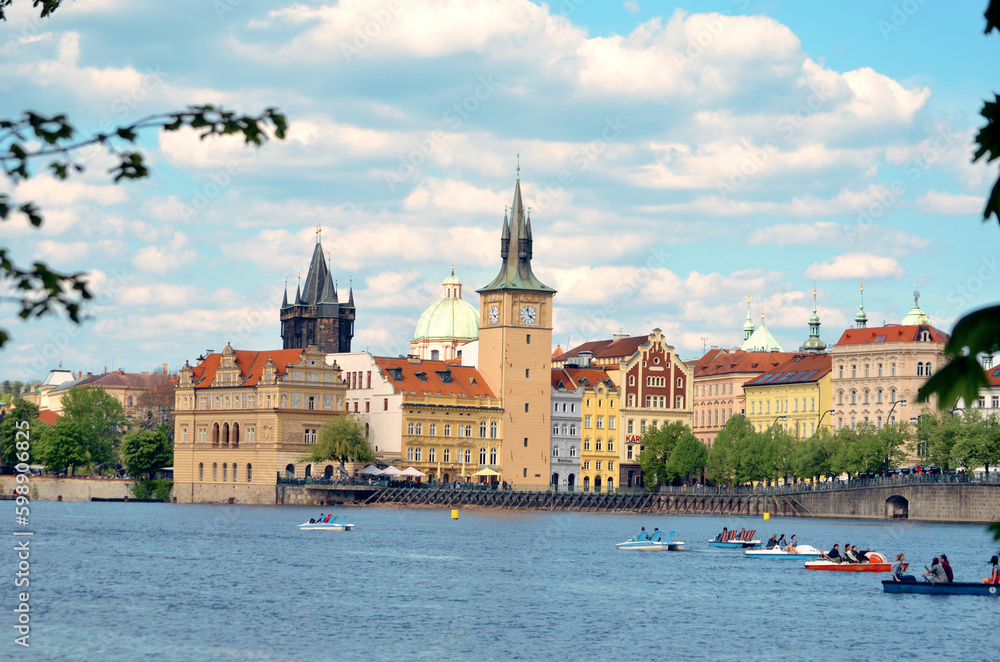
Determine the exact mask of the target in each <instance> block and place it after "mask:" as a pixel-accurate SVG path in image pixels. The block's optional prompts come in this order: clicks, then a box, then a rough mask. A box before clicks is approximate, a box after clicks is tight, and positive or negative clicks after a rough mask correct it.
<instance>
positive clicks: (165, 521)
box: [0, 502, 1000, 662]
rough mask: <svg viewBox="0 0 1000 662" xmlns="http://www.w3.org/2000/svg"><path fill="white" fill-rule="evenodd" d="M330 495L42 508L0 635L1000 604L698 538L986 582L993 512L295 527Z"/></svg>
mask: <svg viewBox="0 0 1000 662" xmlns="http://www.w3.org/2000/svg"><path fill="white" fill-rule="evenodd" d="M10 507H11V509H13V505H11V506H10ZM320 510H321V509H319V508H308V509H306V508H298V507H250V506H209V505H169V504H163V505H160V504H138V503H131V504H115V503H53V502H45V503H34V504H32V516H33V526H34V529H35V531H36V534H35V537H34V539H33V541H32V545H33V555H32V563H33V565H32V587H31V589H32V609H33V610H34V612H33V614H34V620H33V628H32V636H31V642H32V647H31V649H30V651H23V650H22V649H19V648H18V647H15V646H13V645H12V640H13V636H14V635H13V634H10V632H12V631H11V630H8V637H7V641H5V642H4V646H3V647H2V649H0V650H6V651H9V652H11V653H13V654H17V655H18V657H20V658H21V659H38V660H102V661H103V660H108V661H111V660H128V661H129V662H133V661H135V660H145V659H150V660H152V659H155V660H183V661H185V662H186V661H189V660H198V661H201V660H357V659H371V660H386V659H435V660H436V659H444V658H446V659H449V660H508V659H530V660H537V659H570V658H573V659H577V658H585V657H596V658H602V659H622V658H624V657H626V656H627V657H639V658H641V657H653V656H655V657H670V658H679V659H721V658H723V657H731V656H737V657H738V658H739V659H741V660H756V659H775V658H778V659H780V658H788V657H792V658H802V659H821V658H823V659H826V658H833V659H839V658H844V659H849V660H852V661H853V660H875V659H920V660H927V659H949V660H954V659H979V660H987V659H996V658H997V650H998V644H997V640H996V633H997V626H998V625H1000V599H993V598H983V597H975V596H919V595H885V594H884V593H882V589H881V585H880V583H879V581H880V579H881V578H882V575H873V574H868V573H822V572H810V571H806V570H804V569H803V568H802V567H801V565H800V564H799V563H796V562H791V561H789V562H782V561H771V562H768V561H760V560H749V559H746V558H744V557H743V554H742V553H741V552H740V551H737V550H722V549H714V548H709V547H708V545H707V543H706V542H705V541H706V540H707V539H708V538H709V537H711V536H714V535H715V533H716V532H717V531H718V530H720V529H721V527H722V526H729V527H730V528H733V527H736V528H741V527H746V528H756V529H758V537H761V538H765V539H766V537H767V536H769V535H770V534H771V533H778V534H780V533H784V534H785V535H786V536H789V537H790V536H791V534H792V533H796V534H798V538H799V541H800V542H803V543H809V544H813V545H815V546H817V547H824V548H829V547H830V546H831V545H832V544H833V543H834V542H839V543H841V545H843V544H844V543H845V542H851V543H856V544H858V546H859V547H860V548H864V547H868V546H870V547H872V548H873V549H877V550H879V551H882V552H884V553H885V554H886V555H887V556H889V555H895V553H896V552H898V551H903V552H905V553H906V555H907V557H908V559H909V560H910V561H911V562H913V566H911V570H912V569H917V570H919V571H920V572H922V571H923V570H922V566H923V565H924V564H925V563H929V561H930V558H931V557H932V556H933V555H935V554H938V553H941V552H944V553H946V554H948V557H949V558H950V559H951V560H952V565H953V566H954V567H955V572H956V579H958V580H960V581H961V580H976V581H978V579H979V578H980V577H984V576H986V574H988V570H989V568H988V565H987V561H988V559H989V557H990V555H992V554H994V553H996V552H997V544H996V543H993V542H992V541H991V540H990V538H989V536H988V535H987V533H986V531H985V527H982V526H968V525H943V524H917V523H905V522H904V523H899V522H896V523H890V522H856V521H846V520H806V519H796V520H788V519H785V520H782V519H780V518H778V519H774V520H771V522H764V521H763V520H761V519H760V518H756V517H754V518H752V517H743V518H740V517H732V518H721V517H698V516H674V517H663V516H656V517H652V516H637V515H603V514H600V515H599V514H581V513H561V512H557V513H509V512H500V511H472V510H464V511H462V513H461V517H460V519H459V520H458V521H452V520H451V518H450V512H449V511H448V510H443V509H442V510H437V509H435V510H416V509H414V510H404V509H398V510H397V509H392V510H389V509H360V508H358V509H341V511H340V512H342V513H345V514H348V515H349V518H348V521H351V522H353V523H355V524H356V525H357V530H356V531H354V532H349V533H331V532H316V531H308V532H300V531H299V530H298V529H297V528H296V527H295V525H296V524H298V523H300V522H302V521H305V520H308V518H309V517H310V516H316V515H318V514H319V512H320ZM11 516H12V518H13V513H11ZM643 525H644V526H646V528H647V529H652V528H653V527H659V528H660V529H664V530H667V529H677V530H678V538H679V539H681V540H684V541H686V542H687V543H688V550H689V551H686V552H678V553H673V552H652V553H650V552H625V551H619V550H617V549H615V547H614V543H615V542H619V541H621V540H624V539H626V538H628V537H629V536H630V535H632V534H633V533H634V532H635V531H637V530H638V528H639V527H640V526H643ZM8 558H11V557H10V556H8ZM8 564H9V566H10V568H11V570H10V574H11V575H13V572H14V570H13V564H14V561H13V560H10V561H8ZM10 586H11V585H10V584H9V583H8V590H7V594H6V595H5V597H4V604H5V605H11V604H12V603H13V600H14V597H13V589H12V588H10ZM24 653H27V655H24Z"/></svg>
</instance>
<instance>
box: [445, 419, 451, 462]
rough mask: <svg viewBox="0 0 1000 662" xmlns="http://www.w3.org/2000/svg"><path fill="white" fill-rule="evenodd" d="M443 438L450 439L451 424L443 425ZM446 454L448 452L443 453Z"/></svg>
mask: <svg viewBox="0 0 1000 662" xmlns="http://www.w3.org/2000/svg"><path fill="white" fill-rule="evenodd" d="M444 436H446V437H450V436H451V424H450V423H445V424H444ZM447 452H448V451H445V453H447ZM447 461H448V460H445V462H447Z"/></svg>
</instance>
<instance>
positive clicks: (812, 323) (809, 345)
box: [799, 285, 826, 354]
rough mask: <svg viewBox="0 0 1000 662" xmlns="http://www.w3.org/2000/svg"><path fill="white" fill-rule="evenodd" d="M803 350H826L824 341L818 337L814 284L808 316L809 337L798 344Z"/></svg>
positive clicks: (813, 351)
mask: <svg viewBox="0 0 1000 662" xmlns="http://www.w3.org/2000/svg"><path fill="white" fill-rule="evenodd" d="M799 350H801V351H803V352H812V353H814V354H819V353H821V352H825V351H826V343H825V342H823V341H822V340H820V338H819V313H818V312H817V310H816V286H815V285H814V286H813V313H812V315H811V316H810V317H809V338H808V339H807V340H806V341H805V342H804V343H802V344H801V345H800V346H799Z"/></svg>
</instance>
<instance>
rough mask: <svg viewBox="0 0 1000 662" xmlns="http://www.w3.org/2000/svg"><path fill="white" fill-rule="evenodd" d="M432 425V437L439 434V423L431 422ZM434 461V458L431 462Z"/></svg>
mask: <svg viewBox="0 0 1000 662" xmlns="http://www.w3.org/2000/svg"><path fill="white" fill-rule="evenodd" d="M430 427H431V429H430V435H431V436H432V437H434V436H437V424H436V423H431V426H430ZM433 461H434V460H431V462H433Z"/></svg>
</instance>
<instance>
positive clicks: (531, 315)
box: [521, 306, 538, 324]
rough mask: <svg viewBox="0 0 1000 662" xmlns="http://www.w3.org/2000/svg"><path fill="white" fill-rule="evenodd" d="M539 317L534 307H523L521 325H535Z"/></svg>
mask: <svg viewBox="0 0 1000 662" xmlns="http://www.w3.org/2000/svg"><path fill="white" fill-rule="evenodd" d="M537 317H538V312H537V311H536V310H535V309H534V308H533V307H532V306H522V307H521V323H522V324H534V323H535V319H536V318H537Z"/></svg>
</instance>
